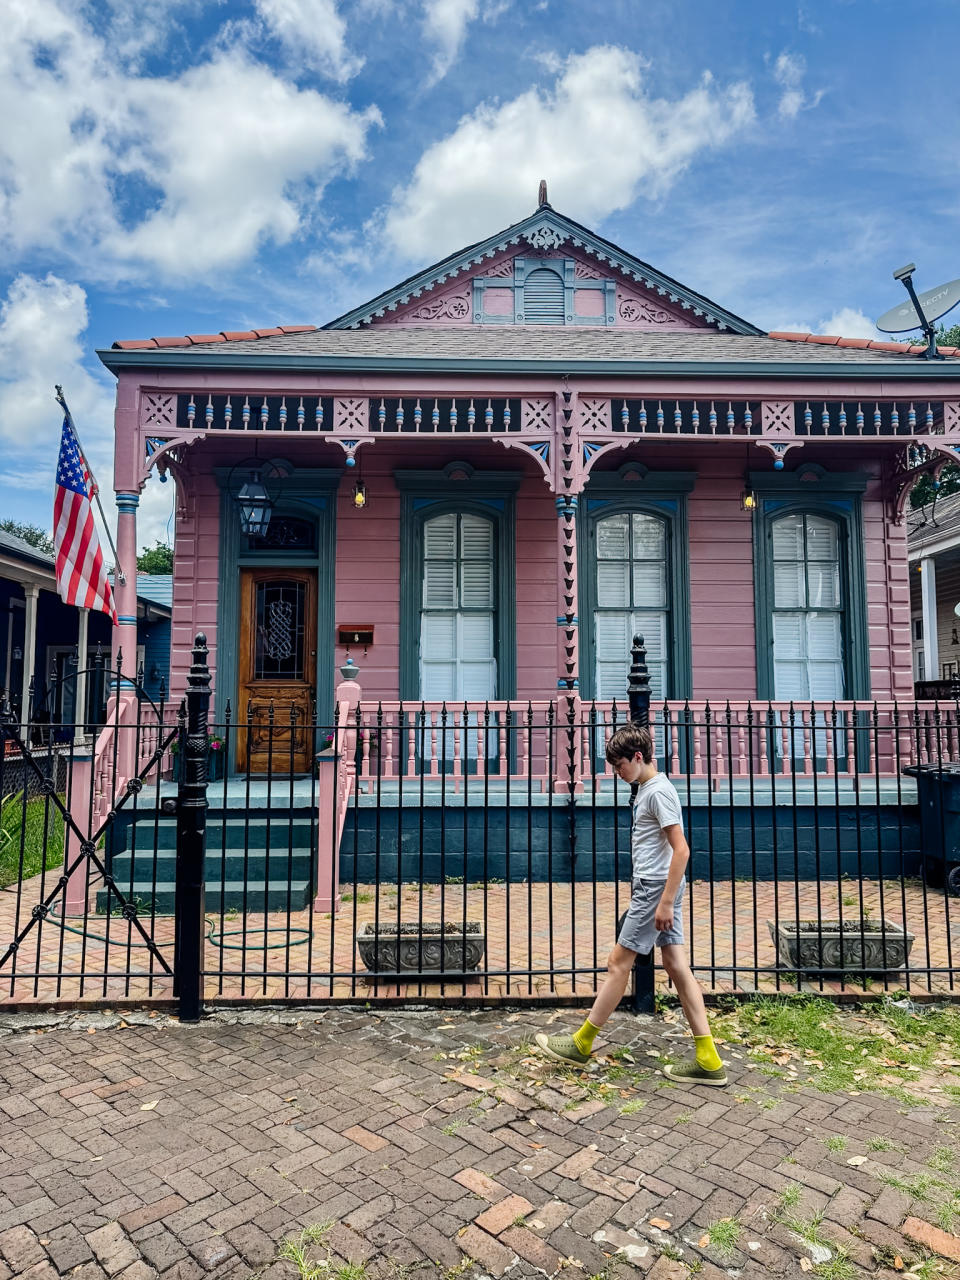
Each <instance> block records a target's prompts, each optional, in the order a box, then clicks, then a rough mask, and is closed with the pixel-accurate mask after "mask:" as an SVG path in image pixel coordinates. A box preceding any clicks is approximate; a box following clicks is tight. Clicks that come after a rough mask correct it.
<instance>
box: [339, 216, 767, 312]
mask: <svg viewBox="0 0 960 1280" xmlns="http://www.w3.org/2000/svg"><path fill="white" fill-rule="evenodd" d="M524 245H526V246H529V247H530V248H531V249H532V250H534V251H535V252H536V251H539V252H541V253H542V252H543V251H552V252H556V253H557V256H558V257H561V256H562V255H561V253H560V251H561V250H562V249H563V248H565V247H566V246H570V247H572V248H575V249H579V250H581V252H583V253H585V254H587V255H588V256H589V257H591V258H594V259H595V260H596V261H597V262H598V263H605V264H608V265H609V266H610V267H612V268H613V269H614V270H616V271H619V272H620V273H621V275H622V276H623V279H624V281H625V282H628V281H630V282H633V283H634V285H639V286H640V287H641V288H643V289H645V290H647V291H649V292H651V293H655V294H657V295H658V296H659V297H661V298H663V299H664V300H665V302H668V303H672V304H673V305H674V306H676V307H679V308H680V309H681V310H683V311H689V312H690V313H691V315H693V316H695V317H697V318H700V319H703V320H704V321H705V322H706V323H707V324H709V325H712V326H713V327H715V328H717V329H720V330H726V331H728V332H730V333H741V334H757V335H759V334H762V332H763V330H761V329H758V328H757V327H756V326H755V325H752V324H750V323H749V322H748V321H746V320H744V319H742V317H740V316H737V315H734V313H733V312H732V311H727V310H726V308H724V307H720V306H718V305H717V304H716V303H715V302H711V301H710V299H709V298H705V297H703V296H702V294H699V293H695V292H694V291H693V290H692V289H687V288H686V287H685V286H684V285H681V284H679V283H678V282H677V281H676V280H672V279H671V278H670V277H669V276H666V275H663V273H662V272H659V271H657V270H655V268H653V267H651V266H650V265H649V264H648V263H646V262H642V261H641V260H640V259H639V258H634V257H633V256H632V254H629V253H626V252H625V251H624V250H623V249H620V248H619V247H618V246H617V245H615V244H612V243H611V242H610V241H608V240H604V239H602V238H601V237H600V236H597V235H595V234H594V233H593V232H592V231H590V230H588V228H586V227H582V226H581V225H580V224H579V223H577V222H574V221H573V220H572V219H571V218H566V217H564V215H563V214H561V213H557V212H556V211H555V210H554V209H552V208H551V207H550V206H549V205H546V204H545V205H541V206H540V208H539V209H537V211H536V212H535V213H533V214H531V216H530V217H529V218H525V219H524V220H523V221H522V222H517V223H515V224H514V225H513V226H512V227H507V228H506V230H505V231H502V232H500V233H499V234H498V235H495V236H491V237H490V239H488V240H484V241H481V242H480V243H478V244H474V245H470V246H469V247H468V248H466V249H463V250H461V251H460V252H459V253H457V254H453V255H451V257H449V258H445V259H443V260H442V261H441V262H438V263H435V264H434V265H433V266H431V267H428V268H427V269H426V270H425V271H422V272H420V273H419V274H418V275H416V276H411V277H410V279H408V280H405V281H403V282H402V283H401V284H399V285H397V286H396V287H395V288H393V289H390V290H387V292H385V293H382V294H380V295H379V296H378V297H376V298H373V299H372V300H371V301H370V302H366V303H364V304H363V305H362V306H359V307H355V308H354V309H353V310H352V311H348V312H347V313H346V314H345V315H342V316H339V317H338V318H337V319H336V320H331V321H330V323H329V324H327V325H325V326H324V327H325V328H327V329H358V328H360V327H361V326H362V325H366V324H370V323H371V322H372V321H373V320H375V319H377V318H380V317H383V316H386V315H388V314H390V313H392V312H394V311H396V309H397V308H398V307H403V306H406V305H407V304H408V303H410V302H412V301H413V300H414V299H416V298H419V297H422V296H423V294H424V293H427V292H429V291H430V290H432V289H435V288H436V287H437V286H438V285H441V284H444V283H446V282H447V281H452V280H456V279H457V278H458V277H464V276H467V275H473V274H474V272H475V268H476V267H478V266H482V265H483V264H484V262H486V261H489V260H490V259H491V258H494V257H496V256H497V255H498V254H501V253H505V252H506V251H508V250H509V249H510V248H511V247H514V246H516V247H517V248H518V250H519V251H520V255H522V253H523V250H522V248H521V246H524ZM574 271H575V268H574ZM571 274H573V272H572V273H571ZM571 283H572V281H571ZM584 283H585V280H584V279H580V280H579V281H578V284H579V285H580V286H581V287H582V285H583V284H584ZM600 283H602V281H601V282H600ZM501 287H510V285H509V281H508V278H506V277H504V278H503V285H502V286H501ZM475 300H476V295H474V301H475ZM514 310H515V312H516V308H515V309H514ZM476 312H477V308H476V306H474V316H476ZM604 320H605V317H604ZM605 322H606V321H605ZM514 323H518V322H517V321H514ZM519 323H523V322H522V321H520V322H519ZM607 323H609V322H607Z"/></svg>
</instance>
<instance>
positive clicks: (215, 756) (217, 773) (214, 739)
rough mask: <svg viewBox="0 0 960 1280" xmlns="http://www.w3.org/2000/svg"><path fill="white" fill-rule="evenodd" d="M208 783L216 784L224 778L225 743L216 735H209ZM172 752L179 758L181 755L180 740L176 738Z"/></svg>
mask: <svg viewBox="0 0 960 1280" xmlns="http://www.w3.org/2000/svg"><path fill="white" fill-rule="evenodd" d="M207 748H208V750H207V781H208V782H216V781H217V780H218V779H219V778H222V777H223V768H224V759H225V756H226V752H225V751H224V741H223V739H222V738H221V737H220V736H219V734H216V733H208V734H207ZM170 751H171V752H172V754H173V755H174V756H175V757H177V756H179V754H180V740H179V739H178V738H174V740H173V742H172V743H171V745H170Z"/></svg>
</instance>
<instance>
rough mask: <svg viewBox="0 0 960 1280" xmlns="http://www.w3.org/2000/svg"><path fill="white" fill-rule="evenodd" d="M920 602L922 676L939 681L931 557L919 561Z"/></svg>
mask: <svg viewBox="0 0 960 1280" xmlns="http://www.w3.org/2000/svg"><path fill="white" fill-rule="evenodd" d="M920 602H921V610H922V617H923V676H924V679H925V680H939V679H940V645H939V641H938V637H937V566H936V561H935V560H934V558H933V556H924V557H923V558H922V559H921V561H920Z"/></svg>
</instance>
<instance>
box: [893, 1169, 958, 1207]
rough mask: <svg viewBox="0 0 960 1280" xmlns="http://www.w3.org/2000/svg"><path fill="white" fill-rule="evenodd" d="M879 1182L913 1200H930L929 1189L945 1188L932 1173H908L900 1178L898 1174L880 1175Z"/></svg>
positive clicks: (942, 1182) (940, 1180) (939, 1179)
mask: <svg viewBox="0 0 960 1280" xmlns="http://www.w3.org/2000/svg"><path fill="white" fill-rule="evenodd" d="M880 1181H881V1182H882V1183H883V1184H884V1186H887V1187H895V1188H896V1190H897V1191H905V1192H906V1193H907V1195H908V1196H912V1197H913V1199H914V1200H920V1201H925V1200H930V1199H931V1198H932V1197H931V1196H930V1189H931V1187H946V1186H947V1184H946V1183H945V1182H944V1181H943V1180H942V1179H941V1178H935V1177H934V1176H933V1174H932V1173H908V1174H905V1175H904V1176H902V1177H901V1175H900V1174H898V1173H882V1174H880Z"/></svg>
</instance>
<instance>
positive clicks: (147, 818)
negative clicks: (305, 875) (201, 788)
mask: <svg viewBox="0 0 960 1280" xmlns="http://www.w3.org/2000/svg"><path fill="white" fill-rule="evenodd" d="M253 815H256V816H253ZM315 824H316V819H315V817H314V816H312V815H310V814H309V813H308V814H291V813H290V812H289V810H288V811H286V812H280V813H271V815H270V819H269V821H268V820H267V818H266V817H265V816H264V814H263V811H262V810H260V811H259V812H258V811H256V810H254V811H252V814H251V817H250V818H249V821H248V820H247V819H246V818H245V817H244V814H243V812H240V813H228V814H223V813H222V812H220V813H217V812H214V813H208V814H207V853H208V854H210V853H211V852H214V851H216V850H222V849H224V848H226V849H240V850H242V849H244V848H249V849H250V850H251V852H253V851H254V850H258V851H260V852H262V851H263V850H264V849H266V847H267V840H268V838H269V843H270V849H271V851H277V852H286V851H287V850H289V849H290V848H292V849H293V851H294V853H295V854H296V853H297V852H298V851H299V850H301V849H307V850H309V849H310V847H311V845H312V843H313V832H314V828H315ZM131 832H132V834H133V846H134V848H136V849H149V850H150V851H151V852H152V851H153V848H154V845H156V848H157V849H158V850H173V849H175V848H176V844H177V820H176V817H172V816H170V815H169V814H160V815H159V816H157V815H156V813H155V812H154V811H149V812H145V811H144V810H143V809H141V810H139V811H138V813H137V816H136V821H135V823H133V824H132V825H131V824H127V825H124V826H121V825H119V824H118V828H117V833H116V849H117V852H118V853H119V852H120V851H121V850H122V849H125V848H129V847H130V843H131V840H130V836H131Z"/></svg>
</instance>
